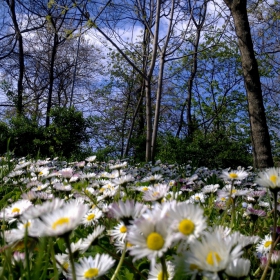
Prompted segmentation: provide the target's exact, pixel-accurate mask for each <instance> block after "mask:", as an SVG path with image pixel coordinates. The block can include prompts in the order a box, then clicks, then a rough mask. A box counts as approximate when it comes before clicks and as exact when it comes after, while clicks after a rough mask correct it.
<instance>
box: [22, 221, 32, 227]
mask: <svg viewBox="0 0 280 280" xmlns="http://www.w3.org/2000/svg"><path fill="white" fill-rule="evenodd" d="M30 225H31V223H30V222H27V223H25V224H24V225H23V227H24V228H28V227H30Z"/></svg>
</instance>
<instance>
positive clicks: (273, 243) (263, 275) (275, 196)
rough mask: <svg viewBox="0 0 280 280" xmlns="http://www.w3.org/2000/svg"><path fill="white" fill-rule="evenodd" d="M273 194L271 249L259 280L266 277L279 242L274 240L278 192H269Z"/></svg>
mask: <svg viewBox="0 0 280 280" xmlns="http://www.w3.org/2000/svg"><path fill="white" fill-rule="evenodd" d="M271 192H272V193H273V196H274V209H273V210H274V213H273V214H274V215H273V232H272V244H271V248H270V251H269V254H268V258H267V263H266V266H265V269H264V271H263V274H262V278H261V280H264V279H265V277H266V274H267V271H268V268H269V265H270V262H271V256H272V252H273V250H274V247H275V246H276V244H277V243H278V241H279V237H278V238H277V240H276V227H277V193H278V191H275V190H273V191H271Z"/></svg>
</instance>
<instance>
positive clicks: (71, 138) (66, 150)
mask: <svg viewBox="0 0 280 280" xmlns="http://www.w3.org/2000/svg"><path fill="white" fill-rule="evenodd" d="M50 117H51V119H52V123H51V125H50V126H49V127H48V128H46V129H45V139H46V140H45V141H46V143H47V144H48V145H47V147H48V149H49V152H50V154H51V155H57V154H60V155H61V156H64V157H69V156H71V155H72V154H73V152H77V151H80V150H81V144H82V143H88V141H89V136H88V134H87V132H86V130H87V128H88V123H87V120H86V119H85V118H84V117H83V114H82V113H81V112H80V111H77V110H76V109H75V108H74V107H71V108H54V109H52V110H51V113H50Z"/></svg>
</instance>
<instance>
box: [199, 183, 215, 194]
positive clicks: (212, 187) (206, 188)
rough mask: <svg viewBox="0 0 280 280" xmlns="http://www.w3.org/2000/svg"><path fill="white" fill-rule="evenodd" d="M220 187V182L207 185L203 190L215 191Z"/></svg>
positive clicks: (206, 191) (204, 191) (207, 191)
mask: <svg viewBox="0 0 280 280" xmlns="http://www.w3.org/2000/svg"><path fill="white" fill-rule="evenodd" d="M219 187H220V185H219V184H215V185H206V186H204V187H203V188H202V190H201V191H202V192H203V193H215V192H216V191H217V190H218V188H219Z"/></svg>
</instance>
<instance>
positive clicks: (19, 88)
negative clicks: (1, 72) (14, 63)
mask: <svg viewBox="0 0 280 280" xmlns="http://www.w3.org/2000/svg"><path fill="white" fill-rule="evenodd" d="M7 3H8V5H9V8H10V12H11V17H12V21H13V24H14V28H15V32H16V39H17V41H18V52H19V56H18V60H19V76H18V83H17V104H16V109H17V115H18V116H20V115H22V113H23V105H22V94H23V75H24V52H23V40H22V35H21V31H20V29H19V26H18V22H17V17H16V11H15V1H14V0H11V1H7Z"/></svg>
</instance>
